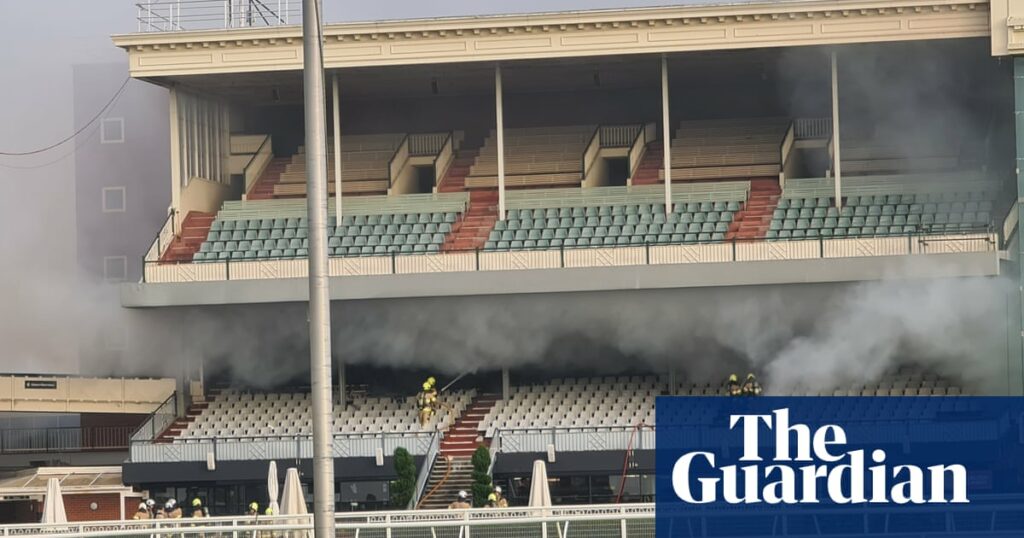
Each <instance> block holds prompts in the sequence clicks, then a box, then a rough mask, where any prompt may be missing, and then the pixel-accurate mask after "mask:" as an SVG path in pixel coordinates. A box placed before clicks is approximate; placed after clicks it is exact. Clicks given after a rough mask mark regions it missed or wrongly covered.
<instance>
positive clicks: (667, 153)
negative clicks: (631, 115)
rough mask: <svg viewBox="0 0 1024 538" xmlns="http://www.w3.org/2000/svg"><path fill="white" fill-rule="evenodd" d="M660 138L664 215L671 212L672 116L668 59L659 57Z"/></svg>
mask: <svg viewBox="0 0 1024 538" xmlns="http://www.w3.org/2000/svg"><path fill="white" fill-rule="evenodd" d="M661 138H662V140H663V141H664V143H663V144H662V146H663V150H664V152H663V154H662V159H663V160H662V167H663V168H664V169H665V214H666V215H667V214H669V213H671V212H672V114H670V113H669V103H668V57H667V56H665V55H664V54H662V55H661Z"/></svg>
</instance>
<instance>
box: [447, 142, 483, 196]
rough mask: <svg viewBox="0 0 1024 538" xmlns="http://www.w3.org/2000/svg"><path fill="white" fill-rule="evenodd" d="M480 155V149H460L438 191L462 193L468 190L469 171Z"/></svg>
mask: <svg viewBox="0 0 1024 538" xmlns="http://www.w3.org/2000/svg"><path fill="white" fill-rule="evenodd" d="M479 154H480V150H478V149H472V150H467V149H460V150H459V152H458V154H457V155H456V157H455V160H453V161H452V164H451V165H450V166H449V167H448V171H447V172H445V174H444V177H443V178H441V183H440V184H439V185H438V186H437V191H438V192H462V191H464V190H466V176H468V175H469V169H470V167H471V166H473V162H474V161H476V157H477V155H479Z"/></svg>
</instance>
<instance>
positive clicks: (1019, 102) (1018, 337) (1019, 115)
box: [1007, 57, 1024, 396]
mask: <svg viewBox="0 0 1024 538" xmlns="http://www.w3.org/2000/svg"><path fill="white" fill-rule="evenodd" d="M1013 83H1014V84H1013V86H1014V87H1013V90H1014V91H1013V95H1014V106H1013V112H1014V114H1013V116H1014V128H1015V129H1014V130H1015V133H1016V144H1015V145H1014V148H1015V151H1016V155H1015V157H1016V164H1015V166H1014V174H1015V177H1016V180H1017V211H1018V213H1017V214H1018V215H1020V214H1021V213H1020V211H1021V210H1024V207H1022V205H1024V57H1017V58H1014V59H1013ZM1020 226H1021V225H1020V223H1019V221H1018V224H1017V233H1016V234H1014V235H1015V238H1014V241H1013V243H1012V245H1013V247H1015V249H1016V256H1015V257H1016V258H1017V273H1016V274H1015V275H1013V276H1014V277H1016V278H1015V281H1016V282H1015V284H1016V286H1015V287H1014V290H1013V291H1014V293H1013V294H1012V295H1011V300H1010V308H1012V309H1013V314H1014V315H1013V316H1012V317H1011V320H1012V321H1014V322H1015V323H1014V324H1013V325H1012V326H1011V331H1013V333H1014V334H1013V338H1010V339H1009V340H1010V343H1009V349H1008V353H1007V355H1008V356H1007V370H1008V371H1007V378H1008V380H1009V386H1008V393H1009V394H1010V395H1012V396H1020V395H1022V394H1024V364H1022V360H1024V240H1022V238H1021V232H1020V230H1021V228H1020ZM1008 310H1009V309H1008Z"/></svg>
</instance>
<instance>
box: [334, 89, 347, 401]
mask: <svg viewBox="0 0 1024 538" xmlns="http://www.w3.org/2000/svg"><path fill="white" fill-rule="evenodd" d="M331 87H332V89H333V92H332V102H331V104H332V105H333V107H332V108H333V109H334V110H333V114H334V117H333V118H332V119H333V120H334V121H333V122H332V123H333V124H334V217H335V220H337V221H338V222H337V224H339V225H340V224H341V109H340V108H338V102H339V101H340V97H339V95H338V74H337V73H335V74H334V76H333V77H331ZM341 390H342V392H344V391H345V389H344V388H342V389H341ZM344 401H345V400H344V399H342V402H344Z"/></svg>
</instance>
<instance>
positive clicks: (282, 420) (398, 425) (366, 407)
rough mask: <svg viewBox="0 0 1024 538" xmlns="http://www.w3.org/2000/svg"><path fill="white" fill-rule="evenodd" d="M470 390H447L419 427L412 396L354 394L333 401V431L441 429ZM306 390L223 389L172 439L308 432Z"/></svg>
mask: <svg viewBox="0 0 1024 538" xmlns="http://www.w3.org/2000/svg"><path fill="white" fill-rule="evenodd" d="M474 394H475V391H473V390H470V391H453V392H449V393H445V394H442V395H441V396H440V397H439V400H440V402H441V410H440V411H439V412H438V413H437V414H436V415H434V417H433V418H432V419H431V421H430V423H429V424H427V425H426V426H425V427H424V428H421V427H420V424H419V420H418V418H417V416H416V399H415V397H414V396H410V397H406V398H379V397H365V396H364V397H357V398H356V399H355V400H354V401H353V403H352V404H351V405H349V406H347V407H346V408H345V409H344V410H342V409H341V407H340V406H338V405H337V402H335V408H334V413H333V416H334V422H333V426H334V432H336V433H345V434H376V433H403V432H418V431H434V430H436V429H437V428H440V429H442V430H443V429H445V428H447V427H448V426H450V425H451V424H452V423H453V422H454V420H455V418H456V417H457V416H458V415H459V414H460V413H462V411H463V410H464V409H465V408H466V406H467V405H469V403H470V401H471V400H472V399H473V396H474ZM311 408H312V405H311V403H310V401H309V393H253V392H242V391H237V390H233V389H227V390H225V391H223V392H221V393H220V394H218V395H217V396H216V397H215V398H214V399H213V401H211V402H210V403H209V407H207V408H206V409H205V410H204V411H203V412H202V413H200V414H199V416H198V417H196V420H195V421H194V422H192V423H191V424H189V425H188V427H187V428H186V429H185V430H184V431H183V432H182V434H181V436H180V437H178V438H177V439H176V441H178V442H188V441H189V440H190V439H208V438H211V437H216V438H217V439H218V440H230V439H232V438H252V437H271V438H272V437H284V436H294V435H309V434H310V433H311V431H312V429H311V428H312V427H311V422H310V410H311Z"/></svg>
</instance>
